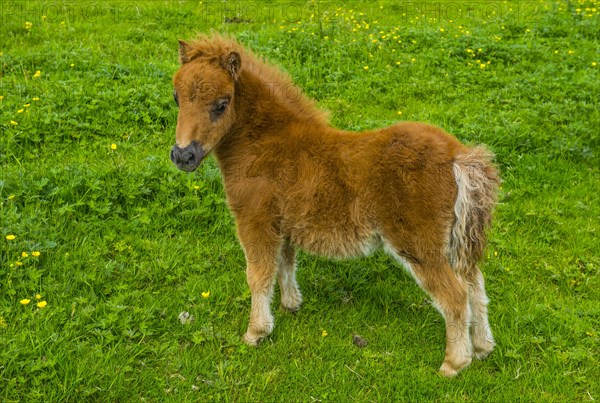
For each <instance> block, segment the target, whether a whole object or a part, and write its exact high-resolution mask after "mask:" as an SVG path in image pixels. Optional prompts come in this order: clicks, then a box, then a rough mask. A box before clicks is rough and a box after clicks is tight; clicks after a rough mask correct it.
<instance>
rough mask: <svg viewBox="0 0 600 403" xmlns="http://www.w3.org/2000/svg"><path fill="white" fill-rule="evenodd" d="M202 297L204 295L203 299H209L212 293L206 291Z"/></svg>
mask: <svg viewBox="0 0 600 403" xmlns="http://www.w3.org/2000/svg"><path fill="white" fill-rule="evenodd" d="M201 295H202V298H208V297H210V291H205V292H203V293H202V294H201Z"/></svg>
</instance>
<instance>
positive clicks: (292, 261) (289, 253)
mask: <svg viewBox="0 0 600 403" xmlns="http://www.w3.org/2000/svg"><path fill="white" fill-rule="evenodd" d="M278 265H279V268H278V271H277V275H278V280H279V292H280V294H281V307H282V308H283V309H285V310H286V311H289V312H296V311H297V310H298V309H300V305H301V304H302V294H301V293H300V288H299V287H298V283H297V282H296V250H295V249H294V247H293V246H292V245H290V243H289V242H287V241H286V242H284V244H283V245H282V247H281V251H280V253H279V256H278Z"/></svg>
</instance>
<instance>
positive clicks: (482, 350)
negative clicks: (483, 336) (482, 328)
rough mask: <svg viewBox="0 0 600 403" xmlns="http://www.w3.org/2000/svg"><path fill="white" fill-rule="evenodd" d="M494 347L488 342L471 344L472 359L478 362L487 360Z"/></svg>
mask: <svg viewBox="0 0 600 403" xmlns="http://www.w3.org/2000/svg"><path fill="white" fill-rule="evenodd" d="M494 345H495V343H494V342H493V341H488V340H486V341H484V342H483V343H481V344H476V343H473V357H475V358H477V359H478V360H483V359H485V358H487V356H488V355H490V353H491V352H492V350H493V349H494Z"/></svg>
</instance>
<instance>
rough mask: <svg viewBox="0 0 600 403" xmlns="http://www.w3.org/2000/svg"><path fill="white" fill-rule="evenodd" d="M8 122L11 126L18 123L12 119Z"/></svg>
mask: <svg viewBox="0 0 600 403" xmlns="http://www.w3.org/2000/svg"><path fill="white" fill-rule="evenodd" d="M10 124H11V125H13V126H17V125H18V123H17V122H15V121H14V120H11V121H10Z"/></svg>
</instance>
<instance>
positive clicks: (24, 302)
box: [19, 298, 31, 305]
mask: <svg viewBox="0 0 600 403" xmlns="http://www.w3.org/2000/svg"><path fill="white" fill-rule="evenodd" d="M19 302H20V303H21V305H27V304H28V303H30V302H31V300H29V299H27V298H25V299H22V300H20V301H19Z"/></svg>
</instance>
